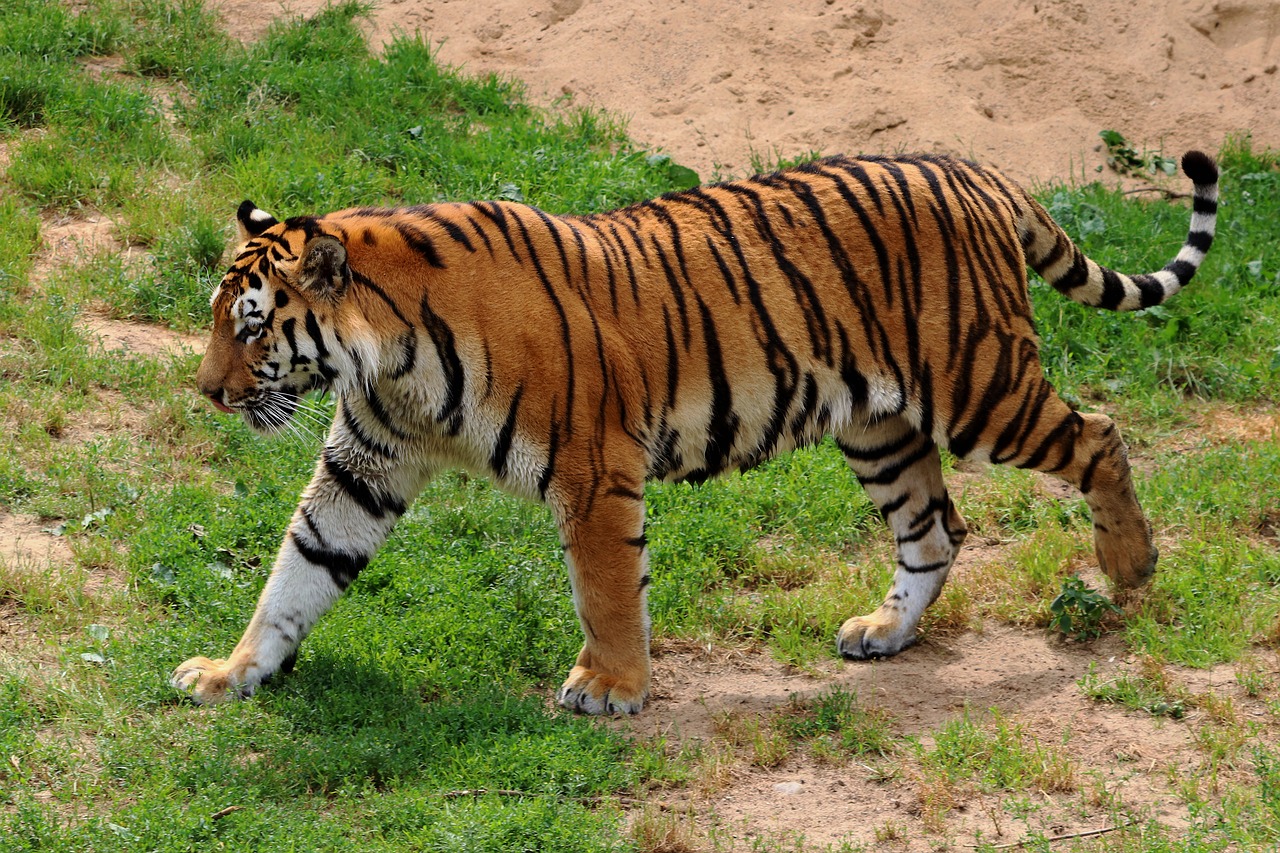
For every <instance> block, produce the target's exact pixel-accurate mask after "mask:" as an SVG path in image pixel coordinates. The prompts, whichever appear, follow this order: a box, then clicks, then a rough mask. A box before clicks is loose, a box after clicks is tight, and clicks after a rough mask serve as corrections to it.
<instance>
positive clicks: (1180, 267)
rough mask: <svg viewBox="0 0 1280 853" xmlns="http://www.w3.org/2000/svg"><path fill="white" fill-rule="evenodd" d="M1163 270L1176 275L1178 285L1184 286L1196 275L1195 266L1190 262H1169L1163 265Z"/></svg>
mask: <svg viewBox="0 0 1280 853" xmlns="http://www.w3.org/2000/svg"><path fill="white" fill-rule="evenodd" d="M1165 270H1167V271H1168V272H1171V273H1173V274H1174V275H1176V276H1177V277H1178V283H1179V284H1186V283H1187V282H1189V281H1191V277H1192V276H1193V275H1195V274H1196V265H1195V264H1193V263H1191V262H1190V261H1170V262H1169V263H1168V264H1166V265H1165Z"/></svg>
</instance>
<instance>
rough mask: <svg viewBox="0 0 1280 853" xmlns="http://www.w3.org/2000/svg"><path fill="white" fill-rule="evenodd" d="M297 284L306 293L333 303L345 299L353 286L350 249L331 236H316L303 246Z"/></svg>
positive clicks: (295, 281) (295, 276)
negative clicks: (349, 263)
mask: <svg viewBox="0 0 1280 853" xmlns="http://www.w3.org/2000/svg"><path fill="white" fill-rule="evenodd" d="M293 283H294V284H295V285H296V286H297V288H298V289H299V290H301V291H303V292H304V293H308V294H311V295H314V296H318V297H320V298H322V299H326V300H329V301H332V302H336V301H338V300H339V299H341V298H342V297H343V296H344V295H345V294H346V292H347V287H348V286H349V285H350V284H351V268H350V267H348V266H347V247H346V246H344V245H342V241H341V240H339V239H338V238H337V237H334V236H332V235H330V234H320V235H318V236H315V237H312V238H311V239H310V240H308V241H307V244H306V245H305V246H303V247H302V257H301V258H300V259H299V260H298V266H297V270H296V272H295V273H294V281H293Z"/></svg>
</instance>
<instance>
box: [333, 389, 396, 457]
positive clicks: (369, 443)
mask: <svg viewBox="0 0 1280 853" xmlns="http://www.w3.org/2000/svg"><path fill="white" fill-rule="evenodd" d="M338 411H339V412H340V413H341V415H342V422H343V424H345V425H346V427H347V431H348V432H350V433H351V436H352V438H354V439H355V440H356V443H357V444H359V445H360V446H361V447H363V448H364V449H365V450H367V451H369V452H370V453H373V454H375V455H377V456H381V457H383V458H385V459H394V458H395V457H396V451H395V449H394V448H392V447H390V446H388V445H386V444H383V443H382V442H380V441H378V440H377V439H375V438H374V437H373V436H371V435H369V433H368V432H366V431H365V428H364V427H363V426H362V425H361V424H360V422H359V421H357V420H356V418H355V416H354V415H353V414H352V413H351V407H350V405H348V404H347V402H346V400H340V401H339V402H338Z"/></svg>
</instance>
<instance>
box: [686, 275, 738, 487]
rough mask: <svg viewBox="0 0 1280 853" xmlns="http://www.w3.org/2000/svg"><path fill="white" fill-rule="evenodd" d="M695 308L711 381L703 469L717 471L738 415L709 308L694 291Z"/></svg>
mask: <svg viewBox="0 0 1280 853" xmlns="http://www.w3.org/2000/svg"><path fill="white" fill-rule="evenodd" d="M694 296H695V297H697V300H698V311H699V313H701V314H702V335H703V339H704V342H705V345H706V355H707V374H708V380H709V381H710V383H711V422H710V423H709V424H708V425H707V446H706V450H705V451H704V461H705V463H706V467H707V471H708V472H710V473H711V474H718V473H720V472H721V471H723V470H724V467H725V460H726V459H727V458H728V457H729V454H730V453H731V452H732V450H733V442H734V440H735V439H736V438H737V435H738V426H739V419H738V416H737V415H736V414H734V412H733V391H732V389H731V386H730V381H729V376H728V374H727V373H726V372H725V369H724V358H723V357H722V355H721V352H720V338H719V336H718V335H717V334H716V325H715V321H714V320H713V319H712V317H711V310H710V309H709V308H707V305H706V303H705V302H703V301H702V297H701V296H699V295H698V294H697V293H696V292H695V293H694Z"/></svg>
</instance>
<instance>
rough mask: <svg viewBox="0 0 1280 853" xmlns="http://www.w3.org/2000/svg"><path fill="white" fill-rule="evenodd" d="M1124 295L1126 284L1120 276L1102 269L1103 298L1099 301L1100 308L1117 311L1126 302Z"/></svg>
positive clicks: (1113, 271) (1112, 271) (1104, 268)
mask: <svg viewBox="0 0 1280 853" xmlns="http://www.w3.org/2000/svg"><path fill="white" fill-rule="evenodd" d="M1124 294H1125V291H1124V282H1122V281H1120V274H1119V273H1117V272H1116V271H1115V270H1110V269H1107V268H1106V267H1102V298H1101V299H1099V300H1098V305H1099V307H1102V308H1106V309H1108V310H1111V311H1114V310H1116V308H1118V307H1120V303H1121V302H1123V301H1124Z"/></svg>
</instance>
